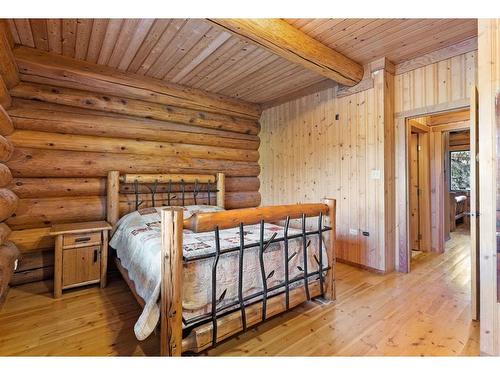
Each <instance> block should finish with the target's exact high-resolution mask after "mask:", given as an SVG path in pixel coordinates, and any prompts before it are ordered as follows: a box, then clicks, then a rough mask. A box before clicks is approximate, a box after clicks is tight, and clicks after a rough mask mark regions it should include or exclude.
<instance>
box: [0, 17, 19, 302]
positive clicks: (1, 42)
mask: <svg viewBox="0 0 500 375" xmlns="http://www.w3.org/2000/svg"><path fill="white" fill-rule="evenodd" d="M0 22H1V21H0ZM3 26H4V25H3V24H0V260H1V259H2V257H3V256H5V254H6V252H5V250H6V248H7V247H12V246H14V247H15V246H16V245H15V244H14V245H13V244H12V243H10V242H7V240H8V239H9V236H10V234H11V228H10V227H9V225H8V224H7V223H6V221H7V220H8V219H9V218H11V216H12V215H13V214H14V212H15V211H16V209H17V207H18V201H19V199H18V197H17V195H16V194H15V193H14V192H12V190H11V189H10V185H11V183H12V173H11V170H10V169H9V167H8V166H7V165H6V164H5V163H7V162H8V161H9V160H10V159H11V157H12V155H13V153H14V146H13V144H12V142H11V141H10V140H9V139H8V138H7V137H8V136H9V135H11V134H12V132H13V131H14V126H13V124H12V119H11V118H10V116H9V114H8V113H7V111H8V110H9V109H10V106H11V104H12V98H11V95H10V93H9V89H11V88H12V87H14V86H15V85H17V84H18V82H19V74H18V71H17V66H16V63H15V61H14V57H13V54H12V50H11V44H10V41H9V38H8V35H7V34H6V32H5V28H4V27H3ZM4 245H5V246H4ZM9 253H10V251H9ZM10 276H11V275H10V271H9V272H7V273H2V272H0V286H4V285H8V283H9V281H10V280H9V279H10ZM2 278H4V279H2ZM5 278H7V280H6V279H5ZM7 289H8V288H7ZM7 289H4V288H0V304H1V303H2V301H3V300H4V298H5V294H6V290H7Z"/></svg>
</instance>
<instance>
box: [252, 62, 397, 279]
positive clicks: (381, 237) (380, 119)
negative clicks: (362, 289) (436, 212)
mask: <svg viewBox="0 0 500 375" xmlns="http://www.w3.org/2000/svg"><path fill="white" fill-rule="evenodd" d="M374 79H375V85H374V86H375V87H374V88H372V89H369V90H366V91H362V92H360V93H357V94H353V95H350V96H346V97H343V98H336V97H335V89H328V90H324V91H321V92H319V93H316V94H312V95H309V96H305V97H303V98H300V99H297V100H294V101H291V102H287V103H284V104H281V105H279V106H277V107H273V108H269V109H267V110H265V111H264V112H263V114H262V116H261V127H262V128H261V133H260V137H261V147H260V159H259V163H260V165H261V176H260V179H261V189H260V192H261V196H262V203H263V204H264V205H268V204H286V203H299V202H300V203H306V202H318V201H321V199H322V198H324V197H331V198H335V199H336V200H337V240H338V242H337V256H338V258H340V259H342V260H344V261H347V262H351V263H356V264H360V265H362V266H366V267H370V268H373V269H376V270H380V271H385V270H391V268H392V265H391V262H392V263H393V259H391V255H389V256H387V255H388V253H387V252H386V250H387V249H388V248H389V249H390V250H389V251H388V252H393V248H392V244H391V243H390V240H389V241H388V242H389V243H388V247H387V246H386V241H387V238H388V237H390V236H391V233H390V230H391V228H389V227H388V226H389V225H391V226H392V224H390V221H389V222H388V223H386V222H385V220H386V216H388V215H390V212H387V213H386V209H388V210H389V211H390V208H386V207H385V203H384V196H385V194H386V188H387V193H388V194H390V193H391V187H390V186H388V185H387V184H386V178H389V176H391V172H390V171H389V169H391V167H390V166H389V164H388V165H387V166H386V169H387V173H384V163H385V161H384V156H385V155H386V154H387V147H388V146H389V145H392V143H391V142H390V138H391V136H392V130H391V129H390V127H391V126H388V127H387V128H385V126H384V111H386V110H389V111H390V110H391V108H385V107H384V96H385V94H387V91H386V90H385V85H386V84H387V85H388V87H389V88H391V86H392V82H390V81H391V80H385V79H384V73H383V71H379V72H377V73H376V74H375V75H374ZM388 101H389V103H390V102H391V100H390V98H388ZM387 125H392V121H391V120H390V119H389V121H388V122H387ZM384 132H386V135H384ZM351 230H352V231H351ZM363 231H364V232H368V233H369V236H364V235H363V234H362V232H363Z"/></svg>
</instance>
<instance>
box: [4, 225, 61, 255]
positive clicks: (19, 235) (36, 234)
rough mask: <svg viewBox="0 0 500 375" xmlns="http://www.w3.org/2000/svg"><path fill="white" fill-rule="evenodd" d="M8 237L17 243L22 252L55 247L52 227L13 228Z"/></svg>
mask: <svg viewBox="0 0 500 375" xmlns="http://www.w3.org/2000/svg"><path fill="white" fill-rule="evenodd" d="M8 239H9V241H12V242H14V243H15V244H16V245H17V248H18V249H19V251H20V252H21V253H22V254H25V253H30V252H33V251H39V250H40V249H53V248H54V236H51V235H50V227H42V228H32V229H21V230H13V231H12V232H11V233H10V235H9V238H8Z"/></svg>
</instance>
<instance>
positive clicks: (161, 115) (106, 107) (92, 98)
mask: <svg viewBox="0 0 500 375" xmlns="http://www.w3.org/2000/svg"><path fill="white" fill-rule="evenodd" d="M10 94H11V96H13V97H16V98H23V99H32V100H41V101H44V102H49V103H57V104H63V105H67V106H73V107H78V108H86V109H94V110H99V111H104V112H111V113H118V114H124V115H129V116H137V117H144V118H147V119H156V120H164V121H171V122H176V123H179V124H187V125H196V126H200V127H204V128H209V129H220V130H226V131H231V132H236V133H244V134H258V133H259V130H260V126H259V123H258V122H257V121H254V120H249V119H243V118H237V117H232V116H227V115H219V114H214V113H207V112H200V111H194V110H191V109H184V108H179V107H173V106H165V105H162V104H156V103H149V102H145V101H141V100H135V99H124V98H121V97H117V96H111V95H99V94H95V93H94V92H90V91H82V90H74V89H69V88H64V87H57V86H48V85H40V84H35V83H23V82H21V83H20V84H19V85H17V86H16V87H14V88H13V89H11V91H10Z"/></svg>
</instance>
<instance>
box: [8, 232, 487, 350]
mask: <svg viewBox="0 0 500 375" xmlns="http://www.w3.org/2000/svg"><path fill="white" fill-rule="evenodd" d="M452 236H453V237H452V239H451V240H450V241H449V242H448V243H447V251H446V253H445V254H441V255H438V254H429V253H422V254H419V256H418V257H416V258H415V259H413V260H412V272H411V273H410V274H406V275H404V274H397V273H393V274H389V275H376V274H373V273H369V272H367V271H363V270H359V269H357V268H353V267H350V266H347V265H343V264H338V274H337V276H338V283H337V290H338V299H337V301H336V302H335V303H332V304H329V305H321V304H319V303H315V302H310V303H307V304H305V305H303V306H301V307H299V308H297V309H295V310H293V311H291V312H289V313H287V314H285V315H283V316H281V317H278V318H275V319H274V320H271V321H269V322H267V323H265V324H263V325H261V326H260V327H259V328H258V329H254V330H250V331H249V332H247V333H245V334H243V335H240V336H239V337H237V338H234V339H231V340H229V341H227V342H225V343H222V344H220V345H219V346H218V347H217V348H216V349H214V350H212V351H210V352H208V353H207V354H209V355H344V356H361V355H416V356H421V355H478V353H479V325H478V323H476V322H472V321H471V320H470V305H469V303H470V297H469V293H470V285H469V281H470V276H469V274H470V261H469V253H468V236H467V235H466V234H464V233H463V232H455V233H453V234H452ZM50 287H51V284H50V283H48V282H47V283H41V282H40V283H34V284H31V285H24V286H21V287H17V288H14V289H12V290H11V291H10V293H9V295H8V298H7V301H6V303H5V305H4V306H3V308H2V310H0V355H103V356H104V355H144V354H146V355H157V354H158V351H159V350H158V348H159V347H158V345H159V344H158V337H156V336H152V337H150V338H149V339H147V340H146V341H144V342H142V343H139V342H138V341H137V340H136V339H135V337H134V335H133V325H134V322H135V320H136V318H137V317H138V315H139V313H140V310H139V308H138V307H137V305H136V302H135V300H134V299H133V297H132V295H131V294H130V292H129V290H128V289H127V286H126V285H125V283H124V282H123V281H122V280H121V279H120V278H118V277H116V278H112V279H111V280H110V283H109V286H108V287H107V288H106V289H104V290H100V289H98V288H95V287H90V288H83V289H79V290H73V291H68V292H66V293H64V294H63V298H62V299H60V300H54V299H52V298H51V294H50V293H49V291H48V288H50Z"/></svg>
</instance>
